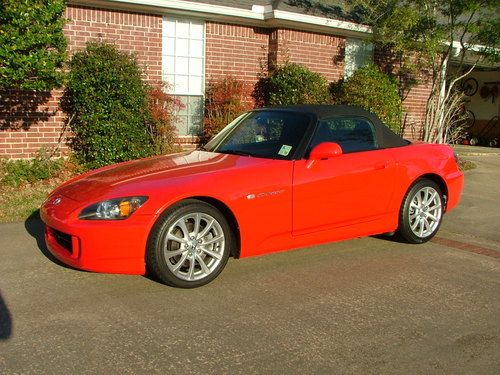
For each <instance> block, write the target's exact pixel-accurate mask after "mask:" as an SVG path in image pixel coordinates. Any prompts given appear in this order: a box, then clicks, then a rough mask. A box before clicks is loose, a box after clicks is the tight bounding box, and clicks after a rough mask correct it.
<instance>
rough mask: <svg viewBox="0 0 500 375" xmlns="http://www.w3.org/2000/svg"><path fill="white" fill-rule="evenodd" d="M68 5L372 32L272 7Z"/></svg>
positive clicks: (123, 1) (99, 1)
mask: <svg viewBox="0 0 500 375" xmlns="http://www.w3.org/2000/svg"><path fill="white" fill-rule="evenodd" d="M69 3H70V4H73V5H82V6H91V7H102V8H107V9H120V10H128V11H135V12H144V13H148V12H149V13H151V12H154V13H159V14H172V15H184V16H192V17H198V18H206V19H210V20H220V21H225V22H231V21H232V22H233V23H234V22H237V23H242V24H250V25H254V26H260V27H280V26H281V27H290V28H295V29H300V30H305V31H317V32H322V33H332V32H335V34H337V35H346V36H356V37H360V38H367V37H369V34H370V33H371V28H370V27H368V26H366V25H361V24H356V23H354V22H347V21H339V20H335V19H331V18H327V17H318V16H311V15H304V14H299V13H293V12H286V11H281V10H273V8H272V6H271V5H265V6H263V5H253V6H252V9H240V8H233V7H228V6H222V5H212V4H205V3H199V2H192V1H181V0H87V1H85V0H69Z"/></svg>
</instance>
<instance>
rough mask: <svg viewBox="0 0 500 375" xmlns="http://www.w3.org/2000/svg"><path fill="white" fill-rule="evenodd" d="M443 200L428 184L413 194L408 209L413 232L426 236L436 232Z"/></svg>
mask: <svg viewBox="0 0 500 375" xmlns="http://www.w3.org/2000/svg"><path fill="white" fill-rule="evenodd" d="M442 212H443V210H442V202H441V196H440V195H439V193H438V192H437V191H436V190H435V189H434V188H432V187H429V186H426V187H423V188H422V189H420V190H419V191H417V193H416V194H415V195H414V196H413V198H412V200H411V202H410V207H409V210H408V219H409V223H410V228H411V231H412V232H413V234H415V235H416V236H418V237H420V238H425V237H428V236H430V235H431V234H432V233H434V232H435V231H436V229H437V227H438V226H439V222H440V220H441V215H442Z"/></svg>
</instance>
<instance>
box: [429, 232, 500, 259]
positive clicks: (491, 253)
mask: <svg viewBox="0 0 500 375" xmlns="http://www.w3.org/2000/svg"><path fill="white" fill-rule="evenodd" d="M432 242H434V243H437V244H438V245H443V246H446V247H452V248H454V249H459V250H465V251H468V252H471V253H476V254H481V255H486V256H487V257H491V258H496V259H500V251H498V250H493V249H488V248H486V247H482V246H477V245H472V244H469V243H465V242H461V241H455V240H450V239H448V238H442V237H434V238H433V239H432Z"/></svg>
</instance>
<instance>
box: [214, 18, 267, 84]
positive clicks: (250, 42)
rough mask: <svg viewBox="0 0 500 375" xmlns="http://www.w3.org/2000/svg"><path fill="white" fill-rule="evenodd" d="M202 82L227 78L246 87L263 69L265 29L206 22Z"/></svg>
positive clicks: (265, 52) (265, 59)
mask: <svg viewBox="0 0 500 375" xmlns="http://www.w3.org/2000/svg"><path fill="white" fill-rule="evenodd" d="M205 38H206V47H205V50H206V66H205V74H206V81H207V82H209V81H210V80H211V79H217V78H220V77H225V76H228V75H231V76H233V77H235V78H237V79H240V80H243V81H245V82H246V83H248V85H254V84H255V82H257V79H258V75H259V73H260V72H262V69H267V60H268V52H269V31H268V30H266V29H262V28H258V27H251V26H241V25H230V24H225V23H218V22H206V33H205Z"/></svg>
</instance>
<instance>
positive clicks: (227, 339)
mask: <svg viewBox="0 0 500 375" xmlns="http://www.w3.org/2000/svg"><path fill="white" fill-rule="evenodd" d="M469 158H470V159H471V160H473V161H475V162H476V163H477V165H478V168H477V169H475V170H472V171H469V172H467V174H466V187H465V193H464V196H463V202H462V204H461V206H460V207H459V208H457V209H456V210H455V211H454V212H452V213H450V214H449V215H446V216H445V219H444V223H443V226H442V230H441V231H440V232H439V234H438V237H437V238H436V240H435V241H433V242H431V243H427V244H424V245H419V246H412V245H404V244H400V243H397V242H392V241H388V240H385V239H379V238H362V239H356V240H352V241H345V242H341V243H336V244H328V245H323V246H316V247H312V248H307V249H303V250H298V251H292V252H287V253H280V254H273V255H269V256H265V257H257V258H251V259H244V260H230V262H229V264H228V266H227V267H226V269H225V270H224V272H223V273H222V275H221V276H220V277H219V278H218V279H217V280H216V281H215V282H214V283H212V284H210V285H208V286H206V287H203V288H199V289H194V290H180V289H173V288H169V287H166V286H163V285H160V284H158V283H155V282H154V281H151V280H149V279H147V278H145V277H140V276H122V275H104V274H94V273H86V272H79V271H75V270H71V269H68V268H64V267H62V266H60V265H58V264H56V263H54V262H53V261H51V260H50V259H49V258H48V257H47V256H46V255H44V252H45V248H44V246H43V242H42V239H41V237H42V227H41V225H40V222H39V221H37V220H36V218H35V219H32V220H28V221H27V222H26V223H18V224H3V225H0V322H1V323H0V373H1V374H84V373H88V374H141V373H161V374H174V373H179V374H195V373H199V374H495V375H496V374H498V373H500V318H499V316H500V298H499V290H500V288H499V286H500V267H499V265H500V263H499V255H500V225H499V223H500V208H499V207H500V190H499V189H500V156H499V155H495V154H493V155H479V156H471V157H469Z"/></svg>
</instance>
